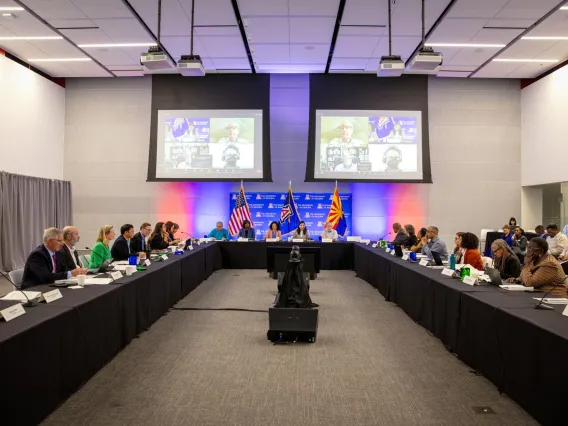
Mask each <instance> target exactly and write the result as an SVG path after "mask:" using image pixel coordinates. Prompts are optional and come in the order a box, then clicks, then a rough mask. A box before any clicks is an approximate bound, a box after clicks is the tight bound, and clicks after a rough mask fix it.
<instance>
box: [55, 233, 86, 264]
mask: <svg viewBox="0 0 568 426" xmlns="http://www.w3.org/2000/svg"><path fill="white" fill-rule="evenodd" d="M80 239H81V237H80V236H79V230H78V229H77V228H75V227H74V226H66V227H65V228H63V244H61V250H60V251H61V253H63V257H64V259H65V266H66V267H67V269H68V270H69V271H72V270H73V269H75V268H82V267H83V266H84V265H83V264H82V263H81V259H79V253H77V249H75V246H76V245H77V243H78V242H79V240H80Z"/></svg>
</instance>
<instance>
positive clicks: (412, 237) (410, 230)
mask: <svg viewBox="0 0 568 426" xmlns="http://www.w3.org/2000/svg"><path fill="white" fill-rule="evenodd" d="M404 230H405V231H406V235H408V237H407V238H406V242H405V243H404V244H403V246H404V247H408V248H410V247H412V246H415V245H416V244H417V243H418V238H416V231H415V229H414V225H410V224H408V225H404Z"/></svg>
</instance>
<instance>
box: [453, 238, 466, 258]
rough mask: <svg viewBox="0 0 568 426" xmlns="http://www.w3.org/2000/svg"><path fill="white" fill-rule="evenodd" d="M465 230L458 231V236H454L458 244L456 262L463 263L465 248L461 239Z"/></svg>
mask: <svg viewBox="0 0 568 426" xmlns="http://www.w3.org/2000/svg"><path fill="white" fill-rule="evenodd" d="M463 234H464V232H456V236H455V237H454V242H455V243H456V246H455V247H454V255H455V256H456V264H458V265H459V264H460V263H463V262H462V261H463V254H464V252H465V250H464V249H463V248H462V246H461V239H462V236H463Z"/></svg>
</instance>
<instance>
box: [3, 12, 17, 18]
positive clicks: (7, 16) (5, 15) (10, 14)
mask: <svg viewBox="0 0 568 426" xmlns="http://www.w3.org/2000/svg"><path fill="white" fill-rule="evenodd" d="M2 16H3V17H4V18H15V17H16V15H14V14H13V13H3V14H2Z"/></svg>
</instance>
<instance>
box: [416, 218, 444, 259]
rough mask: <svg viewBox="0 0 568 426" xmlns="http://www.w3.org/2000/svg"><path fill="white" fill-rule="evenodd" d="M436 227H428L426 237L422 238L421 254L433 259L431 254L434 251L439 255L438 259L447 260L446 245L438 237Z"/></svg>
mask: <svg viewBox="0 0 568 426" xmlns="http://www.w3.org/2000/svg"><path fill="white" fill-rule="evenodd" d="M438 232H439V231H438V227H436V226H429V227H428V230H427V232H426V237H424V238H422V254H425V255H426V256H428V258H429V259H433V256H432V252H433V251H435V252H436V253H438V254H439V255H440V259H442V260H446V259H448V248H447V247H446V243H445V242H443V241H442V240H441V239H440V238H439V237H438Z"/></svg>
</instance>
